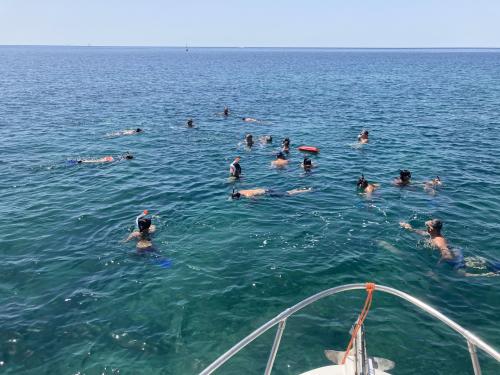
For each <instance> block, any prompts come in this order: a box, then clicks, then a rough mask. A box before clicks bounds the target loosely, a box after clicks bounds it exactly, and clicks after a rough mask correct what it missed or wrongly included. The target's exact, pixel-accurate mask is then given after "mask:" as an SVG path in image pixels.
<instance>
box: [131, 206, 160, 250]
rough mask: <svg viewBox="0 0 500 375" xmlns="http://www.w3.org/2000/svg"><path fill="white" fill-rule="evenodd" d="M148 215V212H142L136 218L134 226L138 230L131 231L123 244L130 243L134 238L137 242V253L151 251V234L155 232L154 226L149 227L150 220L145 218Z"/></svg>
mask: <svg viewBox="0 0 500 375" xmlns="http://www.w3.org/2000/svg"><path fill="white" fill-rule="evenodd" d="M147 215H148V211H147V210H144V212H143V213H142V214H141V215H139V216H137V218H136V225H137V228H138V230H135V231H133V232H132V233H130V235H129V236H128V237H127V239H126V240H125V242H128V241H130V240H131V239H133V238H135V239H136V240H137V245H136V247H137V250H139V251H152V250H154V248H153V243H152V242H151V234H152V233H154V232H155V231H156V226H155V225H151V219H150V218H148V217H146V216H147Z"/></svg>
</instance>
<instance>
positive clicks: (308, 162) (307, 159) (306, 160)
mask: <svg viewBox="0 0 500 375" xmlns="http://www.w3.org/2000/svg"><path fill="white" fill-rule="evenodd" d="M302 163H303V164H304V167H310V166H312V160H311V159H309V158H308V157H307V156H304V161H303V162H302Z"/></svg>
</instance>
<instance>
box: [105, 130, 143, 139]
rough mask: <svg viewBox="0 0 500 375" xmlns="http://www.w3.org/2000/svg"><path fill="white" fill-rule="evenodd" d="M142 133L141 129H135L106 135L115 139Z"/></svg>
mask: <svg viewBox="0 0 500 375" xmlns="http://www.w3.org/2000/svg"><path fill="white" fill-rule="evenodd" d="M142 132H143V130H142V129H141V128H137V129H126V130H121V131H119V132H115V133H110V134H108V135H109V136H114V137H117V136H120V135H135V134H139V133H142Z"/></svg>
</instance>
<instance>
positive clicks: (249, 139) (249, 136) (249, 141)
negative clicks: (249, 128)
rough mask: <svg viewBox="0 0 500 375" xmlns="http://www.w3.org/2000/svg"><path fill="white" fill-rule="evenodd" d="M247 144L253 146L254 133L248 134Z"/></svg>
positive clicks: (246, 137)
mask: <svg viewBox="0 0 500 375" xmlns="http://www.w3.org/2000/svg"><path fill="white" fill-rule="evenodd" d="M245 144H246V145H247V146H248V147H252V146H253V136H252V134H247V135H246V136H245Z"/></svg>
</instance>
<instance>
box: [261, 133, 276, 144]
mask: <svg viewBox="0 0 500 375" xmlns="http://www.w3.org/2000/svg"><path fill="white" fill-rule="evenodd" d="M259 141H260V143H262V144H263V145H264V144H267V143H273V137H271V136H270V135H263V136H262V137H260V138H259Z"/></svg>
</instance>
